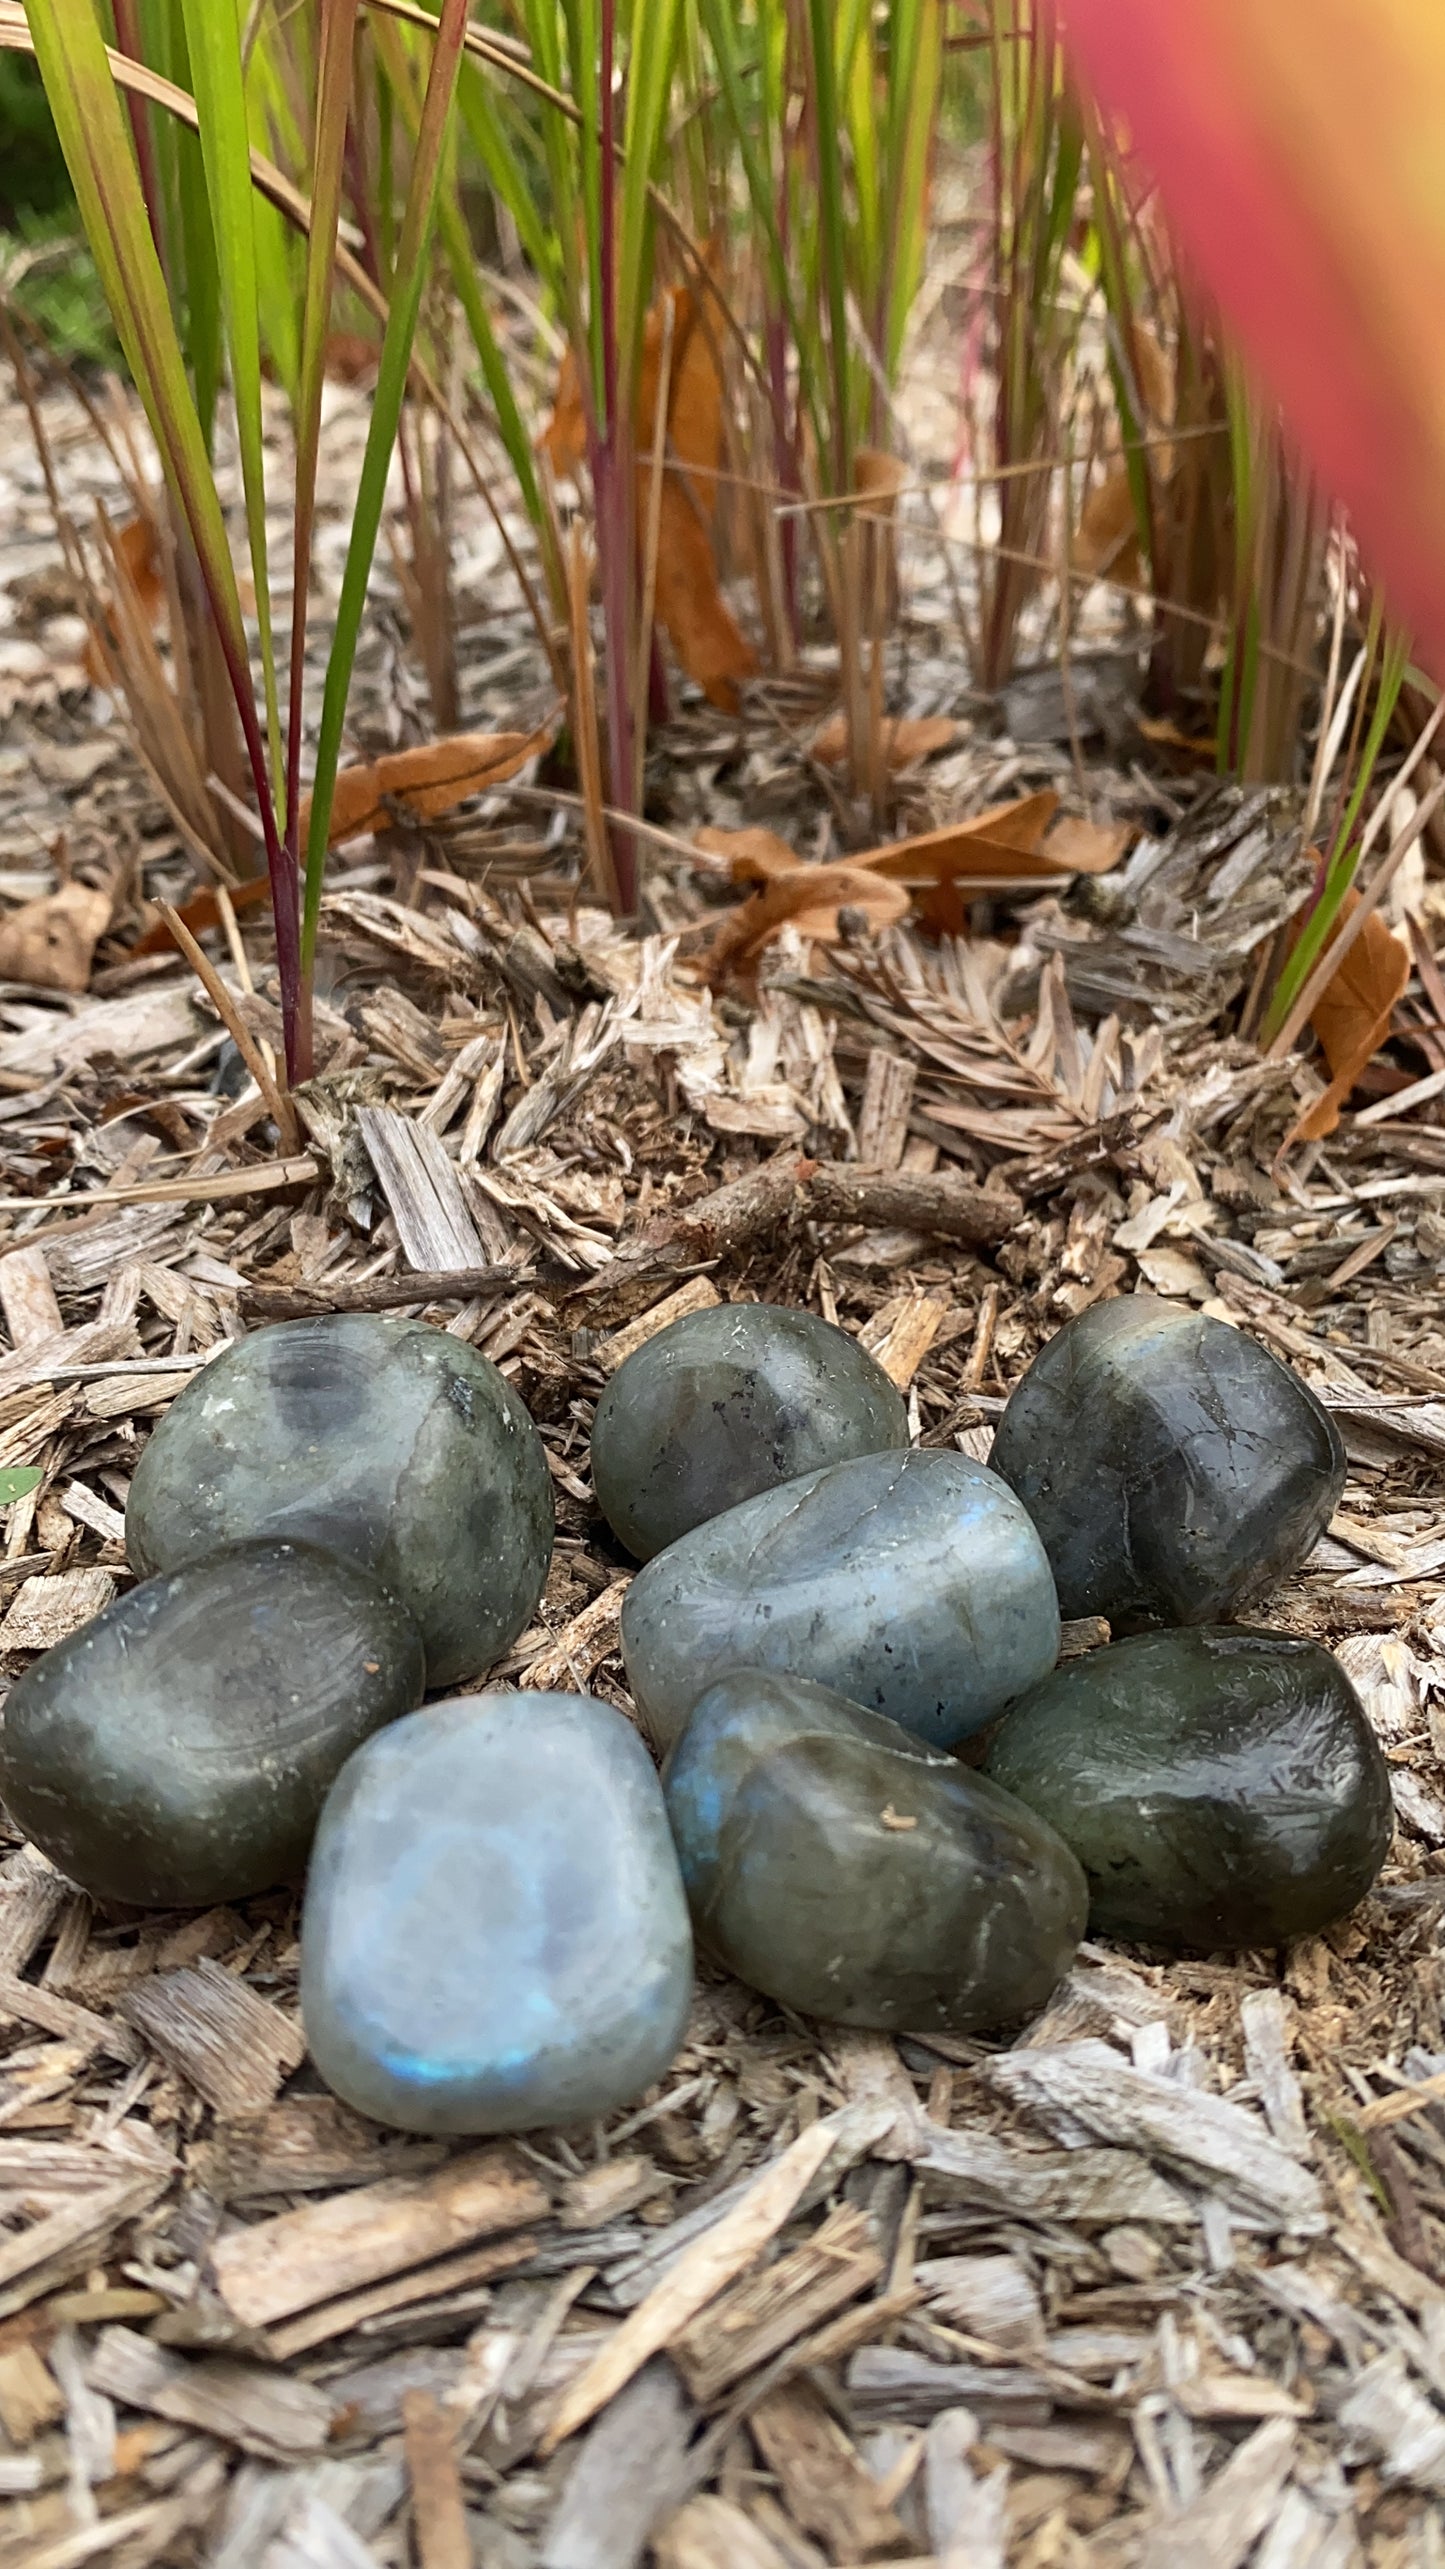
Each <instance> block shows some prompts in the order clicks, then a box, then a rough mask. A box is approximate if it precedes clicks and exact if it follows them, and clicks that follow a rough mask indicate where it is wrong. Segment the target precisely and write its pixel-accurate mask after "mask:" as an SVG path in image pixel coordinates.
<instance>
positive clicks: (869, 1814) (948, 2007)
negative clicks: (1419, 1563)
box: [664, 1669, 1088, 2034]
mask: <svg viewBox="0 0 1445 2569" xmlns="http://www.w3.org/2000/svg"><path fill="white" fill-rule="evenodd" d="M664 1786H665V1790H666V1794H667V1809H668V1817H669V1818H670V1820H671V1822H672V1833H673V1836H674V1838H675V1840H676V1842H677V1850H678V1854H679V1856H680V1857H681V1860H682V1878H683V1881H684V1883H685V1884H686V1886H687V1896H688V1900H689V1902H690V1904H691V1908H692V1914H693V1923H694V1925H695V1927H696V1929H697V1932H698V1936H699V1939H700V1940H701V1942H702V1943H703V1944H704V1945H706V1946H707V1947H708V1948H709V1949H710V1950H711V1951H712V1952H713V1953H714V1954H716V1955H717V1957H718V1959H719V1961H721V1962H723V1963H725V1964H726V1965H727V1967H728V1969H729V1970H730V1971H734V1972H736V1973H737V1975H738V1978H739V1979H740V1980H745V1981H747V1982H748V1983H749V1984H750V1985H751V1986H752V1987H753V1988H754V1989H761V1990H764V1991H766V1993H767V1995H768V1996H769V1997H770V1998H776V1999H779V2000H781V2001H782V2002H783V2004H784V2005H785V2006H789V2007H796V2008H798V2009H800V2010H801V2011H802V2012H803V2013H804V2014H805V2015H809V2016H821V2017H824V2018H826V2019H828V2020H829V2021H830V2022H832V2023H834V2024H838V2025H865V2026H872V2027H875V2028H876V2029H878V2030H879V2031H882V2032H893V2033H899V2032H913V2033H920V2034H927V2033H946V2034H972V2033H976V2032H978V2031H980V2030H981V2029H982V2028H984V2027H986V2026H991V2025H1004V2024H1012V2023H1014V2022H1016V2021H1017V2020H1018V2019H1019V2018H1020V2017H1023V2016H1027V2015H1029V2014H1031V2013H1032V2012H1033V2010H1034V2009H1036V2008H1038V2007H1041V2006H1042V2005H1043V2003H1044V2001H1045V1999H1046V1998H1047V1997H1048V1995H1049V1992H1050V1991H1051V1990H1052V1989H1053V1988H1054V1986H1055V1985H1056V1983H1057V1982H1058V1981H1059V1980H1060V1979H1062V1977H1063V1975H1064V1973H1065V1972H1066V1971H1067V1970H1068V1967H1069V1964H1070V1962H1071V1961H1072V1959H1073V1954H1074V1948H1075V1946H1076V1945H1077V1944H1078V1941H1079V1938H1080V1936H1081V1935H1082V1934H1083V1932H1084V1918H1085V1913H1086V1910H1087V1907H1088V1894H1087V1891H1086V1888H1085V1884H1084V1877H1083V1875H1082V1873H1081V1872H1080V1870H1079V1867H1078V1864H1077V1862H1076V1861H1075V1859H1074V1857H1073V1856H1072V1855H1071V1854H1070V1852H1069V1850H1068V1848H1067V1847H1066V1846H1065V1844H1064V1842H1063V1840H1062V1838H1061V1837H1059V1836H1058V1835H1056V1833H1055V1831H1054V1830H1053V1829H1051V1828H1050V1827H1048V1826H1047V1824H1046V1823H1045V1822H1044V1821H1042V1820H1040V1819H1039V1818H1037V1817H1036V1815H1035V1814H1034V1813H1033V1812H1032V1811H1030V1810H1028V1809H1027V1808H1026V1807H1025V1805H1024V1804H1023V1803H1022V1802H1018V1801H1015V1800H1014V1798H1013V1796H1012V1795H1011V1794H1008V1793H1002V1792H1000V1791H999V1789H998V1787H997V1786H996V1785H994V1784H991V1783H989V1782H988V1781H987V1779H986V1778H985V1777H983V1776H980V1775H974V1774H971V1773H970V1772H969V1770H968V1768H967V1767H965V1766H961V1765H960V1764H959V1763H958V1760H957V1759H956V1758H953V1757H948V1756H945V1755H944V1754H943V1753H942V1752H941V1751H940V1750H937V1749H930V1748H926V1747H925V1746H924V1745H923V1743H922V1741H921V1740H917V1739H914V1738H912V1737H911V1736H910V1734H909V1733H908V1732H907V1731H904V1730H900V1728H899V1727H898V1724H897V1723H896V1722H890V1721H885V1720H884V1718H883V1716H882V1715H881V1714H879V1713H869V1712H865V1711H864V1710H863V1708H862V1707H861V1705H858V1704H850V1703H848V1702H846V1701H845V1699H844V1698H843V1697H842V1696H841V1695H835V1694H833V1693H832V1692H831V1691H830V1689H829V1688H827V1687H826V1686H815V1685H812V1684H810V1683H809V1682H808V1680H807V1679H805V1678H800V1677H775V1676H770V1675H768V1674H767V1673H765V1672H764V1671H762V1670H758V1669H746V1670H739V1671H738V1672H737V1673H736V1674H735V1675H733V1676H731V1677H724V1678H723V1679H722V1680H721V1681H720V1683H719V1684H717V1685H716V1686H710V1687H709V1688H708V1691H707V1693H706V1694H705V1695H703V1696H702V1697H701V1698H700V1700H699V1701H698V1702H697V1703H696V1704H695V1705H694V1707H693V1710H692V1713H691V1716H690V1718H689V1720H688V1723H687V1727H686V1728H685V1730H684V1731H683V1733H682V1736H681V1738H680V1739H679V1740H678V1742H677V1745H676V1747H675V1748H674V1749H673V1751H672V1754H671V1756H670V1758H669V1759H668V1763H667V1769H666V1773H665V1776H664Z"/></svg>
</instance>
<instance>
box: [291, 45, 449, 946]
mask: <svg viewBox="0 0 1445 2569" xmlns="http://www.w3.org/2000/svg"><path fill="white" fill-rule="evenodd" d="M338 5H340V0H338ZM466 20H467V7H466V0H442V8H441V14H440V17H439V19H438V21H437V33H436V42H435V45H434V47H433V50H432V59H431V70H430V74H429V76H428V80H427V87H426V98H425V101H424V103H423V107H422V114H421V128H420V131H419V133H418V135H417V143H416V151H415V154H414V157H413V161H412V173H411V185H410V188H409V190H408V193H407V201H406V212H405V214H404V216H403V218H402V226H401V237H400V239H399V241H398V243H397V250H396V264H395V271H394V274H393V279H392V293H391V303H390V308H389V311H388V314H387V323H386V335H385V337H384V339H383V341H382V348H381V364H380V368H379V370H378V374H377V382H376V393H375V397H374V399H373V402H372V406H371V420H370V425H369V427H368V429H367V437H366V452H365V454H364V456H363V458H362V465H361V480H360V485H359V488H358V490H357V495H356V509H355V514H354V516H353V518H352V525H351V541H350V543H349V545H348V547H347V552H346V568H345V571H344V573H343V575H342V582H341V598H340V603H339V605H338V607H337V611H336V630H335V635H334V638H333V641H332V646H331V657H330V660H329V661H328V663H327V669H326V688H325V694H324V696H323V699H322V707H321V732H320V737H319V739H318V741H317V747H316V774H315V778H314V780H313V784H312V793H311V827H310V833H309V837H308V840H307V848H306V893H305V906H304V910H303V916H302V930H301V959H302V968H303V971H304V972H306V973H307V974H308V975H309V972H310V969H311V960H312V957H313V955H314V953H315V950H316V926H317V920H318V917H319V915H320V909H321V885H322V878H323V875H324V873H325V867H326V839H327V831H328V828H329V825H330V820H331V805H332V799H333V796H334V794H335V790H336V771H337V767H338V765H339V763H340V755H341V733H342V725H343V723H344V721H345V717H346V699H347V694H348V691H349V689H350V685H351V672H352V666H353V664H354V661H355V658H356V645H357V639H358V636H359V634H360V631H361V617H362V611H363V609H364V607H365V604H366V588H367V582H368V580H369V578H370V576H371V565H372V559H373V556H374V554H375V551H376V539H377V536H378V533H379V532H380V528H381V515H382V509H383V506H384V504H385V499H386V476H387V467H388V465H389V464H390V461H391V452H392V448H393V446H394V445H395V442H396V434H397V428H398V424H399V422H400V419H401V405H402V401H403V399H404V397H405V393H406V379H407V370H408V367H409V365H410V363H411V351H412V343H413V340H414V339H415V336H416V324H417V314H418V311H419V309H420V305H421V296H422V287H423V285H424V284H425V281H426V273H427V260H428V253H429V249H430V243H431V232H432V223H433V217H434V214H435V209H436V199H437V190H438V186H439V184H440V180H441V172H442V162H443V157H444V153H445V147H446V138H447V123H448V118H449V116H450V112H451V105H452V98H453V95H454V92H455V89H456V78H457V66H458V63H459V62H460V60H461V51H462V42H463V38H464V36H465V33H466Z"/></svg>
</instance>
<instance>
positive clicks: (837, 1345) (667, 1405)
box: [592, 1302, 908, 1561]
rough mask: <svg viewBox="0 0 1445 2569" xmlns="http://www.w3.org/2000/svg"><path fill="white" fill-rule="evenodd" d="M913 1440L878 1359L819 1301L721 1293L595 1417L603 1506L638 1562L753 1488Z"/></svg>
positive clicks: (625, 1379)
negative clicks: (794, 1305)
mask: <svg viewBox="0 0 1445 2569" xmlns="http://www.w3.org/2000/svg"><path fill="white" fill-rule="evenodd" d="M907 1443H908V1410H907V1406H906V1404H905V1402H904V1399H903V1396H902V1394H901V1392H899V1391H898V1390H897V1388H896V1387H895V1385H894V1384H893V1383H891V1382H890V1381H889V1379H888V1376H887V1375H886V1374H885V1373H884V1371H883V1368H882V1366H881V1365H880V1364H877V1363H876V1362H875V1361H874V1359H873V1357H871V1356H870V1355H869V1353H868V1350H867V1348H866V1347H860V1346H859V1344H858V1341H857V1339H856V1338H850V1337H849V1336H848V1333H847V1331H846V1330H845V1329H835V1328H834V1327H833V1325H832V1323H831V1322H830V1321H827V1320H820V1319H819V1317H818V1314H817V1313H816V1312H815V1311H791V1310H787V1309H785V1308H784V1307H782V1306H781V1305H779V1304H776V1303H768V1302H725V1303H718V1304H715V1305H714V1306H713V1308H712V1309H711V1310H709V1311H689V1312H687V1313H685V1314H684V1316H683V1318H682V1319H680V1320H674V1321H673V1322H672V1324H671V1326H670V1327H669V1328H667V1329H660V1330H659V1331H658V1332H657V1335H656V1337H654V1338H649V1339H648V1340H647V1343H646V1345H645V1346H642V1347H639V1348H637V1349H636V1351H635V1352H634V1353H633V1354H632V1355H630V1356H629V1357H628V1359H627V1362H626V1363H625V1364H624V1365H620V1366H619V1367H618V1369H617V1372H616V1373H615V1374H614V1375H613V1377H612V1380H611V1382H610V1383H609V1384H608V1386H607V1389H606V1390H605V1392H604V1393H603V1395H602V1398H601V1399H600V1400H599V1402H598V1404H597V1415H596V1418H595V1419H594V1421H593V1424H592V1486H593V1488H594V1489H595V1490H596V1492H597V1504H598V1506H599V1507H600V1508H601V1510H602V1513H603V1515H604V1516H605V1517H606V1519H607V1522H608V1524H609V1525H610V1526H611V1527H612V1530H613V1532H614V1534H617V1535H620V1536H621V1538H622V1541H623V1542H624V1543H625V1544H626V1546H627V1548H628V1550H629V1552H633V1553H635V1554H636V1556H637V1558H638V1560H639V1561H650V1560H651V1558H652V1556H653V1554H654V1553H655V1552H661V1551H662V1550H663V1549H664V1548H665V1546H666V1545H667V1544H669V1543H675V1542H676V1541H677V1540H678V1537H679V1536H680V1535H684V1534H689V1533H690V1532H691V1531H692V1528H693V1527H694V1526H695V1525H702V1524H703V1523H704V1522H705V1521H706V1519H707V1518H709V1517H713V1516H720V1515H721V1513H722V1511H723V1509H724V1508H730V1507H738V1506H740V1505H741V1503H742V1501H743V1500H744V1499H751V1498H755V1497H756V1496H757V1494H758V1492H759V1491H760V1490H771V1489H774V1488H776V1486H777V1484H778V1483H779V1482H780V1481H794V1480H796V1479H797V1478H798V1476H799V1474H800V1473H803V1472H815V1471H821V1470H822V1468H823V1466H824V1465H825V1464H828V1463H844V1462H846V1461H847V1460H848V1459H849V1457H850V1456H851V1455H854V1454H878V1453H881V1452H883V1451H884V1450H885V1449H888V1448H897V1447H902V1446H906V1444H907Z"/></svg>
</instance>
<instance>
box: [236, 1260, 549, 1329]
mask: <svg viewBox="0 0 1445 2569" xmlns="http://www.w3.org/2000/svg"><path fill="white" fill-rule="evenodd" d="M524 1276H525V1270H524V1269H522V1268H521V1267H514V1266H501V1267H446V1268H441V1269H434V1268H426V1269H422V1268H418V1269H416V1270H415V1272H413V1273H410V1274H407V1275H401V1276H373V1277H371V1278H370V1279H369V1280H368V1281H367V1282H365V1283H356V1284H347V1283H346V1282H345V1281H344V1279H338V1281H337V1282H336V1283H335V1284H328V1283H327V1282H326V1281H325V1280H324V1279H323V1280H322V1281H321V1282H320V1283H318V1284H314V1285H262V1284H256V1285H247V1286H245V1287H244V1288H243V1290H242V1294H241V1310H242V1312H243V1314H244V1315H245V1317H246V1318H247V1319H251V1320H311V1319H314V1318H316V1317H317V1315H318V1314H320V1313H322V1312H327V1311H404V1310H405V1309H406V1307H407V1305H408V1304H409V1303H413V1302H415V1303H426V1302H470V1301H471V1299H472V1297H473V1295H474V1294H485V1293H510V1292H512V1291H513V1289H514V1288H515V1287H516V1286H517V1285H519V1284H521V1283H522V1282H523V1281H524Z"/></svg>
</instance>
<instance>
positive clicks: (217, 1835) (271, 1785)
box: [0, 1543, 424, 1909]
mask: <svg viewBox="0 0 1445 2569" xmlns="http://www.w3.org/2000/svg"><path fill="white" fill-rule="evenodd" d="M423 1682H424V1666H423V1660H422V1647H421V1640H420V1636H419V1635H418V1633H417V1630H416V1627H415V1625H414V1624H413V1622H412V1620H411V1618H410V1616H409V1615H408V1614H407V1613H406V1612H405V1610H404V1608H402V1607H401V1606H399V1605H398V1604H397V1603H396V1601H395V1599H394V1598H392V1597H390V1596H388V1595H387V1594H386V1592H385V1590H384V1589H383V1588H381V1587H380V1586H379V1585H378V1583H377V1582H376V1580H375V1579H373V1578H372V1577H371V1576H370V1575H369V1574H368V1573H367V1572H366V1571H364V1570H359V1569H358V1568H357V1567H356V1565H355V1564H354V1563H353V1562H349V1561H339V1560H336V1559H335V1558H333V1557H332V1556H330V1555H329V1554H326V1553H322V1552H316V1551H313V1550H312V1549H310V1548H309V1547H308V1546H306V1545H303V1544H297V1543H244V1544H237V1545H235V1546H234V1547H232V1548H231V1549H229V1550H226V1551H222V1552H218V1553H217V1554H216V1555H215V1556H214V1557H213V1558H212V1559H211V1560H209V1561H201V1562H195V1563H192V1564H191V1565H190V1566H188V1567H187V1568H186V1569H183V1570H173V1571H169V1572H167V1573H166V1574H165V1575H163V1576H162V1577H160V1578H157V1579H148V1580H146V1581H145V1582H144V1584H143V1585H142V1586H140V1587H137V1588H132V1589H131V1590H130V1592H129V1594H128V1595H127V1596H124V1597H120V1598H118V1599H117V1600H116V1602H115V1604H114V1605H112V1606H107V1608H106V1610H105V1612H104V1614H100V1615H97V1616H96V1618H95V1621H94V1622H93V1623H88V1624H84V1625H82V1627H81V1629H80V1630H79V1632H74V1633H72V1634H71V1635H70V1637H69V1639H68V1640H65V1641H62V1642H57V1644H56V1646H55V1648H54V1649H53V1650H48V1651H47V1652H46V1653H45V1656H44V1658H43V1659H38V1660H36V1661H35V1663H34V1665H33V1666H32V1667H31V1668H29V1669H27V1671H26V1673H25V1675H24V1676H23V1677H22V1678H21V1679H20V1680H19V1682H18V1684H17V1685H16V1686H14V1687H13V1688H12V1689H11V1693H10V1697H9V1700H8V1702H7V1704H6V1707H5V1729H4V1740H3V1752H0V1770H3V1789H4V1798H5V1803H6V1807H7V1809H8V1810H9V1812H10V1815H11V1817H12V1819H14V1820H15V1821H16V1823H17V1824H18V1825H19V1827H21V1828H23V1829H24V1830H25V1831H26V1833H27V1835H28V1836H29V1837H31V1838H33V1839H34V1841H35V1844H36V1845H37V1846H38V1847H39V1848H40V1849H41V1851H42V1853H43V1854H45V1855H48V1856H49V1857H50V1859H51V1862H52V1863H53V1864H56V1865H58V1866H59V1867H60V1870H61V1871H62V1873H67V1874H69V1876H70V1878H71V1880H72V1881H73V1882H78V1883H79V1884H80V1885H81V1887H82V1889H83V1890H86V1891H90V1892H93V1893H94V1894H95V1895H96V1897H97V1898H98V1899H102V1900H122V1901H126V1902H130V1903H132V1904H134V1905H135V1906H137V1907H140V1908H160V1909H172V1908H174V1909H184V1908H201V1907H207V1906H209V1905H210V1903H211V1902H213V1901H218V1900H239V1899H241V1898H243V1897H244V1895H245V1894H246V1893H247V1892H251V1891H265V1890H267V1889H269V1888H270V1887H271V1886H272V1885H273V1884H277V1883H283V1882H288V1881H291V1880H293V1879H294V1878H295V1876H296V1875H297V1874H299V1872H300V1870H301V1868H302V1866H303V1865H304V1863H305V1861H306V1854H307V1850H308V1848H309V1846H310V1844H311V1836H312V1831H313V1830H314V1828H315V1826H316V1816H317V1813H318V1812H319V1810H320V1808H321V1804H322V1800H323V1798H324V1796H325V1793H326V1790H327V1787H328V1786H329V1785H330V1783H331V1782H332V1779H333V1778H334V1776H335V1775H336V1774H337V1772H338V1770H339V1769H340V1767H341V1766H342V1765H343V1764H344V1763H345V1761H346V1759H347V1758H348V1757H349V1756H350V1754H351V1752H352V1750H353V1749H354V1748H356V1747H357V1746H359V1744H360V1742H361V1741H362V1740H364V1739H366V1738H368V1737H369V1736H370V1734H371V1733H372V1732H373V1731H375V1730H377V1729H379V1728H380V1727H381V1726H382V1724H383V1723H386V1722H390V1721H394V1720H395V1719H396V1717H397V1715H398V1714H400V1713H406V1712H409V1711H410V1710H411V1708H412V1706H413V1705H414V1704H417V1703H419V1702H420V1700H421V1693H422V1686H423Z"/></svg>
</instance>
